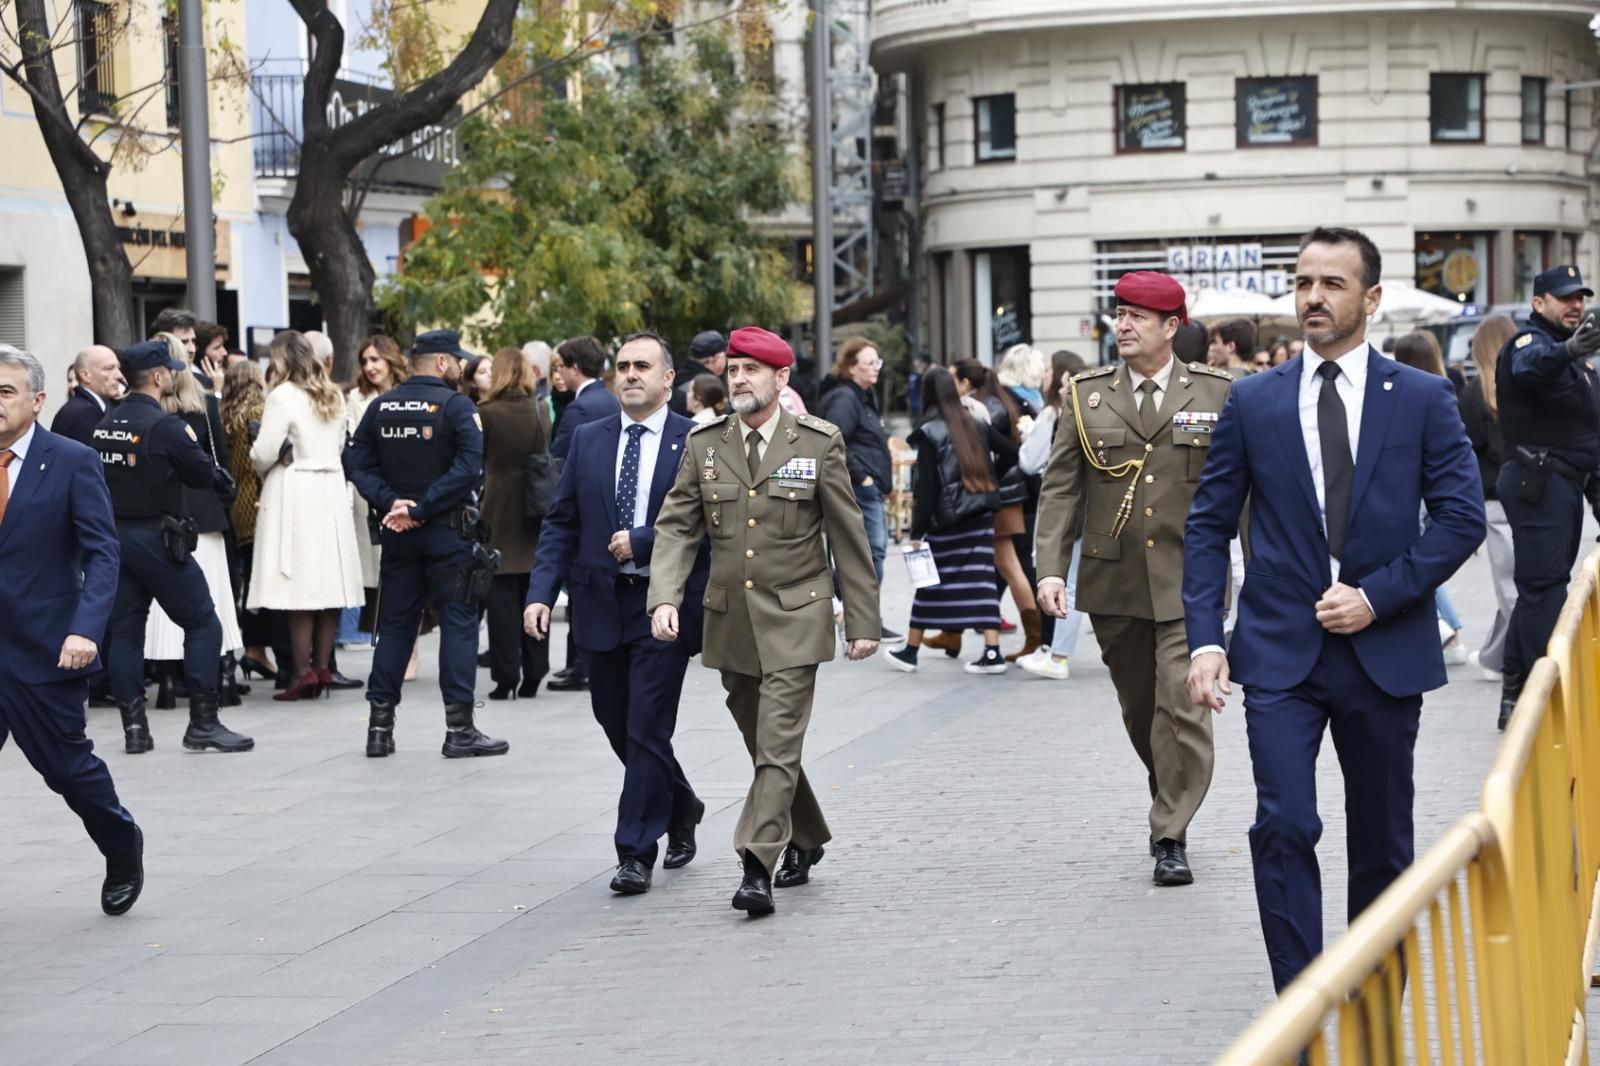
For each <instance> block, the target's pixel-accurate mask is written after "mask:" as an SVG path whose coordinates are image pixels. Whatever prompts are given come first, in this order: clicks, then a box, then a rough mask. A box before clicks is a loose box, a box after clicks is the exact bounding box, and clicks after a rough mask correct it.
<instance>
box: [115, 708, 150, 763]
mask: <svg viewBox="0 0 1600 1066" xmlns="http://www.w3.org/2000/svg"><path fill="white" fill-rule="evenodd" d="M117 710H118V711H120V712H122V738H123V741H124V750H125V751H126V752H127V753H128V754H129V755H143V754H144V753H145V752H147V751H149V750H150V749H151V748H154V747H155V746H156V742H155V738H154V737H152V736H151V735H150V721H149V719H147V718H145V716H144V697H143V696H140V697H139V698H138V699H136V700H134V701H133V702H132V703H129V704H121V703H119V704H117Z"/></svg>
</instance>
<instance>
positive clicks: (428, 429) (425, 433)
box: [422, 415, 483, 440]
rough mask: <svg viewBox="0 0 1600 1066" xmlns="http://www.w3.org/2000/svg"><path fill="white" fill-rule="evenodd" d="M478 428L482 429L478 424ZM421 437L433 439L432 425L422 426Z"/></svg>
mask: <svg viewBox="0 0 1600 1066" xmlns="http://www.w3.org/2000/svg"><path fill="white" fill-rule="evenodd" d="M473 417H474V418H476V417H477V416H476V415H474V416H473ZM478 428H479V429H482V428H483V427H482V426H479V427H478ZM422 439H423V440H432V439H433V427H432V426H423V427H422Z"/></svg>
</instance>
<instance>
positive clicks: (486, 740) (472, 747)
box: [439, 703, 511, 759]
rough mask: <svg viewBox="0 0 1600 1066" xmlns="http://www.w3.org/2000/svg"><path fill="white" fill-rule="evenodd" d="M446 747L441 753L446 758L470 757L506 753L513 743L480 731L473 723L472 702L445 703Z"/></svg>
mask: <svg viewBox="0 0 1600 1066" xmlns="http://www.w3.org/2000/svg"><path fill="white" fill-rule="evenodd" d="M444 724H445V728H446V732H445V735H444V747H443V748H441V749H440V750H439V753H440V754H441V755H443V756H444V757H445V758H446V759H469V758H471V757H472V756H474V755H504V754H505V753H506V752H508V751H510V750H511V745H510V744H507V743H506V742H505V741H503V740H495V739H494V738H493V737H486V736H484V735H483V734H482V733H480V732H478V727H477V726H475V725H473V724H472V704H470V703H447V704H445V705H444Z"/></svg>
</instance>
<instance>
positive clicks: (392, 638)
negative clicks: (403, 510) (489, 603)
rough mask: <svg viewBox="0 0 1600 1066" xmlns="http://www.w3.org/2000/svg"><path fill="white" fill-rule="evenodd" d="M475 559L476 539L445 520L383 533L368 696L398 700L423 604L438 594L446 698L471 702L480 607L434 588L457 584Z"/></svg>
mask: <svg viewBox="0 0 1600 1066" xmlns="http://www.w3.org/2000/svg"><path fill="white" fill-rule="evenodd" d="M471 560H472V545H470V544H469V543H467V541H466V540H464V539H463V538H462V536H461V534H459V533H457V532H456V531H455V530H453V529H451V528H450V527H448V526H446V525H444V524H443V523H442V522H434V523H430V524H428V525H425V526H423V527H421V528H420V529H413V530H411V531H410V532H409V533H389V532H385V533H384V534H383V561H382V563H381V564H380V566H379V569H378V583H379V587H380V590H381V591H380V593H379V596H380V598H381V600H382V603H380V604H379V607H378V647H377V649H376V650H375V651H374V652H373V653H372V676H371V678H370V679H368V681H367V699H369V700H371V701H373V702H375V703H387V704H394V705H398V704H399V703H400V684H401V681H402V680H403V679H404V678H405V673H406V663H407V662H409V661H410V659H411V648H412V646H413V645H414V644H415V643H416V641H417V627H418V626H420V625H421V624H422V608H423V607H424V606H425V605H426V604H427V603H428V601H429V600H430V599H434V603H435V606H436V607H437V609H438V611H439V691H440V693H441V694H443V696H444V702H445V703H471V702H472V695H473V687H474V685H475V683H476V681H477V678H478V607H477V605H476V604H472V603H466V602H464V601H463V600H460V599H457V598H451V597H448V596H445V597H441V598H435V590H448V589H450V588H452V587H453V586H454V585H455V575H457V574H459V573H460V572H461V570H462V569H463V568H465V567H466V565H467V564H468V563H469V562H470V561H471Z"/></svg>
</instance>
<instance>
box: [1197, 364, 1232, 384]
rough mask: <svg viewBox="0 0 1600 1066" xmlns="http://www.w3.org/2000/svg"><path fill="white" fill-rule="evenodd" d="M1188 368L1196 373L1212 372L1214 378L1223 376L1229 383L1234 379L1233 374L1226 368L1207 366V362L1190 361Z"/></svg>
mask: <svg viewBox="0 0 1600 1066" xmlns="http://www.w3.org/2000/svg"><path fill="white" fill-rule="evenodd" d="M1188 369H1190V370H1192V371H1193V372H1194V373H1196V374H1210V375H1211V376H1212V377H1214V378H1221V379H1222V380H1224V381H1226V382H1229V383H1232V381H1233V375H1232V374H1230V373H1228V372H1227V371H1226V370H1218V369H1217V368H1216V367H1214V366H1207V365H1206V364H1205V363H1190V364H1188Z"/></svg>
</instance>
